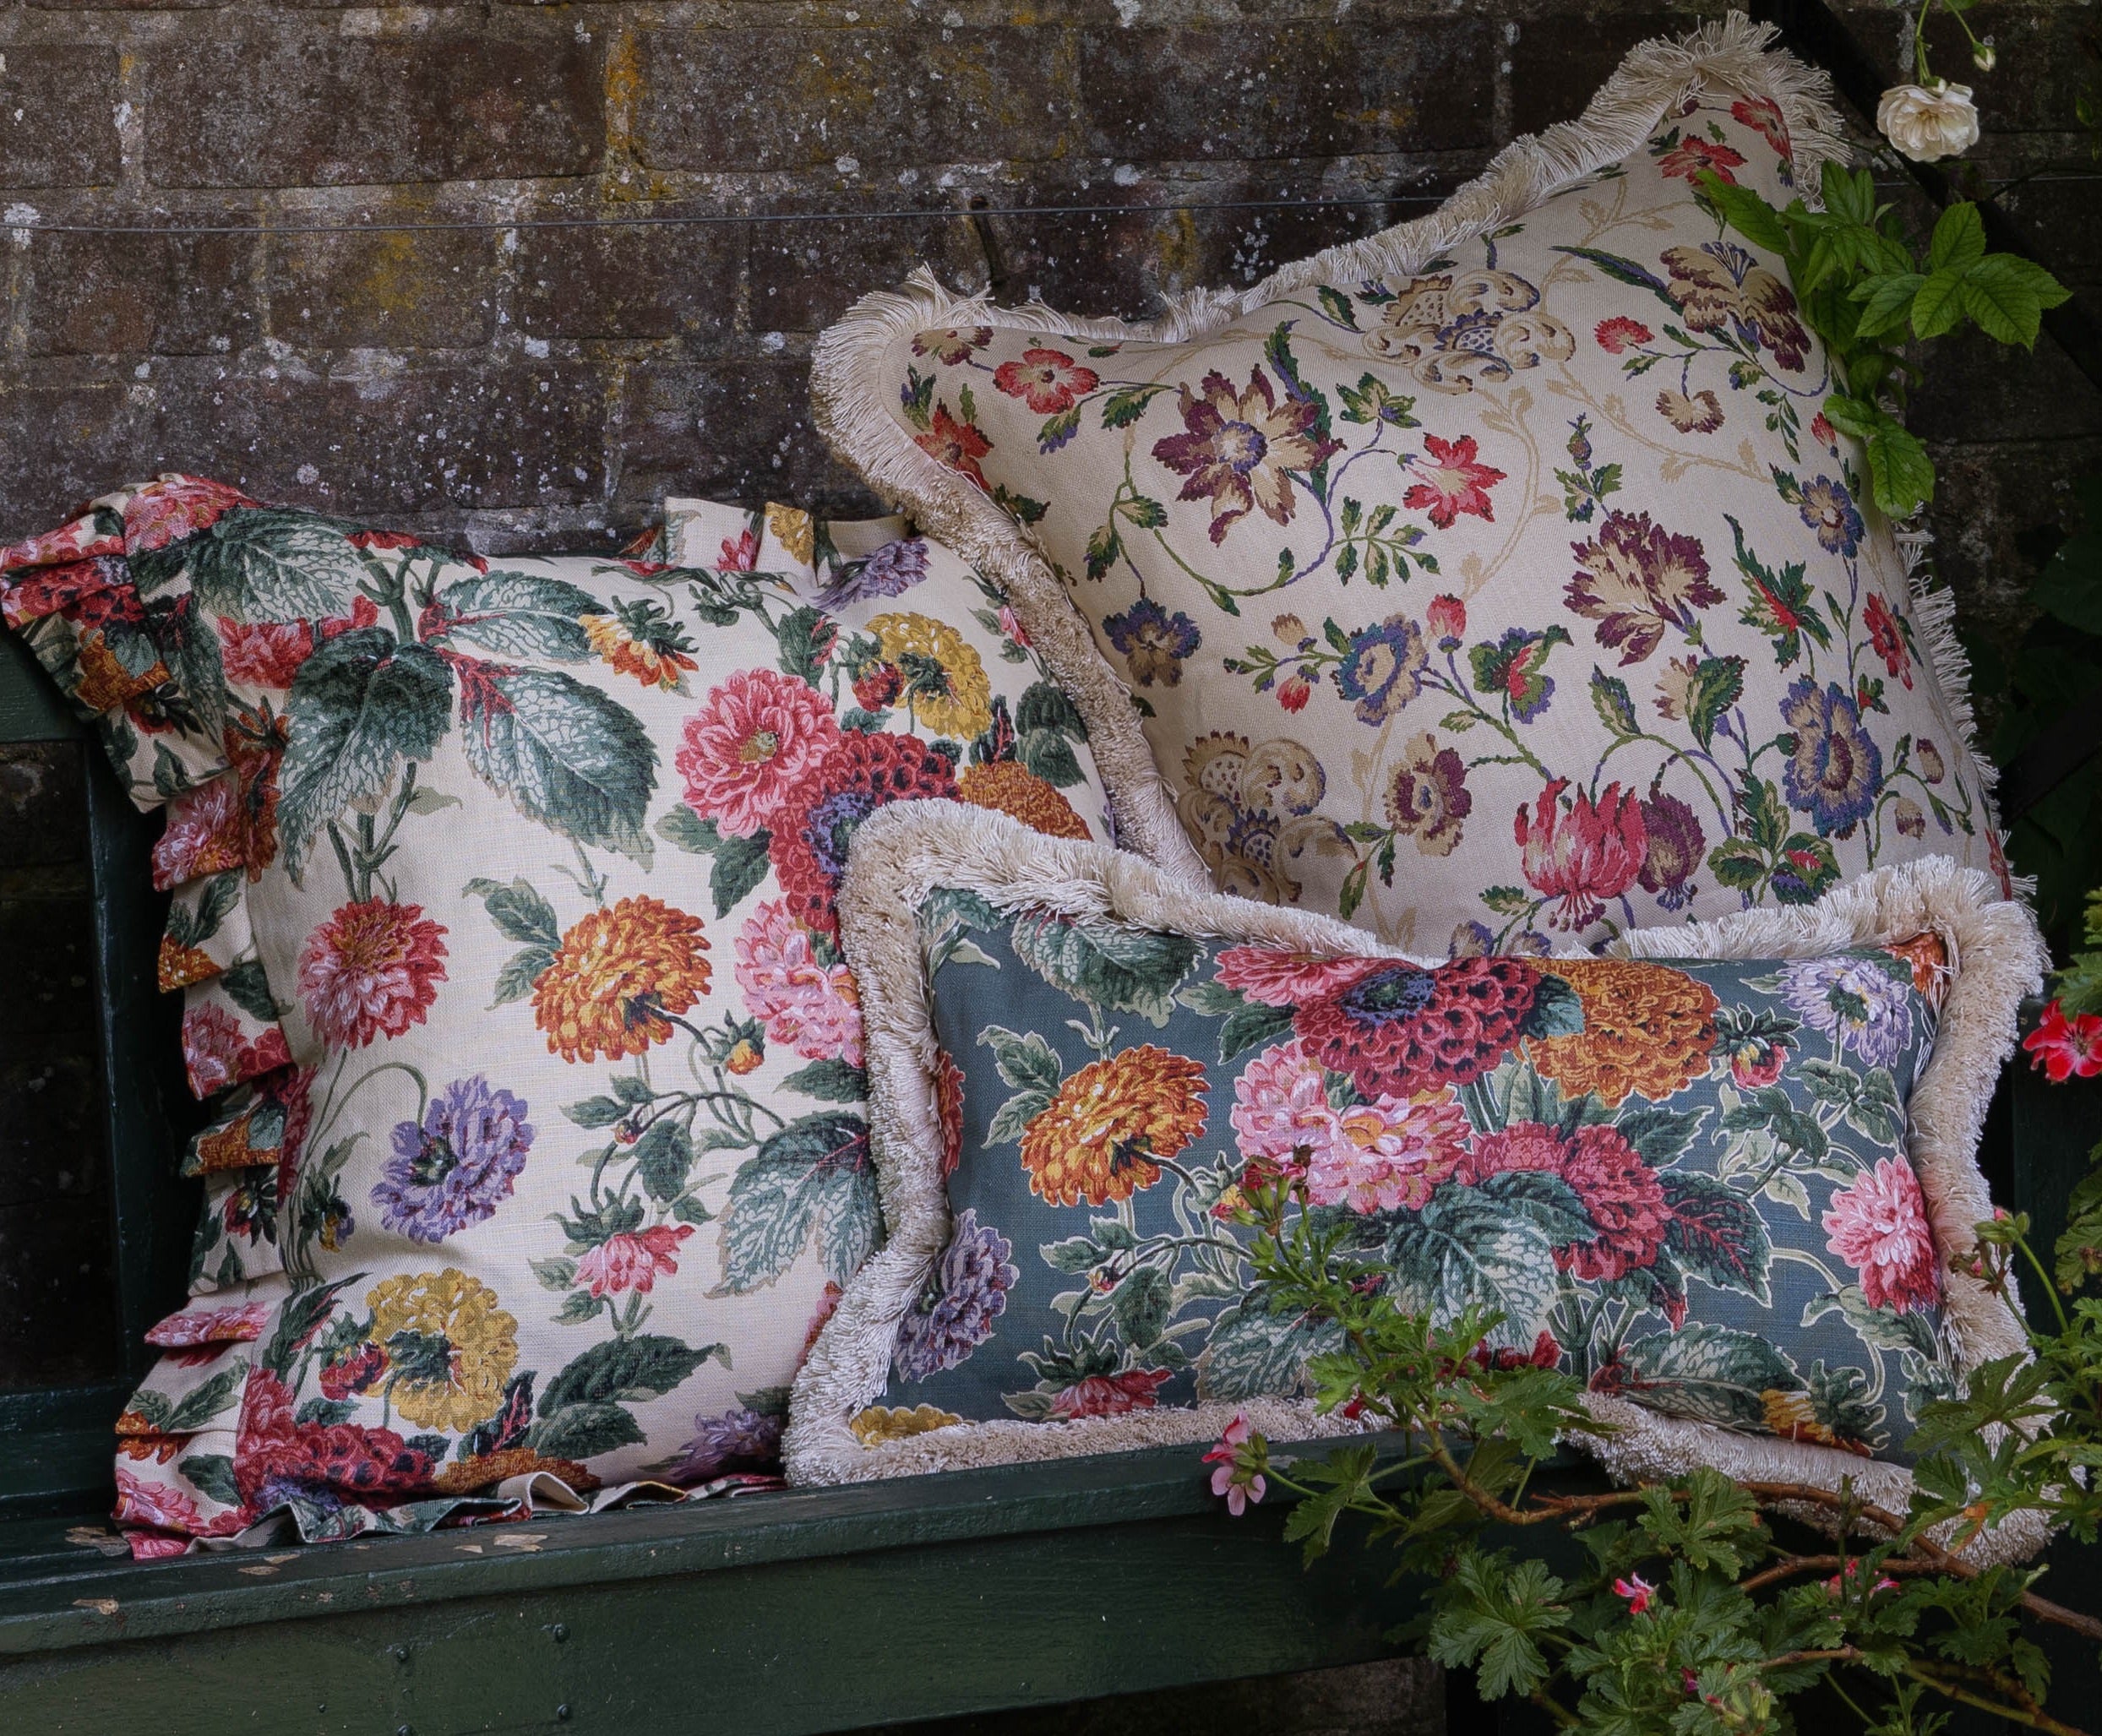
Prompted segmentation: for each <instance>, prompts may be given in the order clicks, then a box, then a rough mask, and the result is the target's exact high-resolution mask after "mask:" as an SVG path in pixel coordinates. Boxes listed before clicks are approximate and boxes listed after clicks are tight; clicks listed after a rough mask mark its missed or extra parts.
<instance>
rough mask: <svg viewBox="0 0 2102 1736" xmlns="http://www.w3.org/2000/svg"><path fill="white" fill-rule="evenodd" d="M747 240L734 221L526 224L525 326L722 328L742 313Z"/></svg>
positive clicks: (643, 334)
mask: <svg viewBox="0 0 2102 1736" xmlns="http://www.w3.org/2000/svg"><path fill="white" fill-rule="evenodd" d="M652 210H653V213H655V212H657V211H659V210H660V208H654V207H653V208H652ZM745 245H746V243H745V234H744V229H743V225H741V224H732V223H696V224H693V225H691V226H678V227H673V226H658V225H636V224H629V225H623V224H621V223H618V222H609V223H607V224H606V225H604V226H602V227H593V228H590V229H528V230H525V231H521V232H520V261H519V292H518V307H519V324H520V328H521V329H523V330H525V332H527V333H529V334H530V335H532V336H534V337H558V338H668V337H678V336H716V335H720V334H721V333H723V332H726V331H728V330H729V329H731V328H732V325H733V324H735V322H736V318H737V304H738V275H739V273H740V271H741V269H742V268H743V255H744V249H745Z"/></svg>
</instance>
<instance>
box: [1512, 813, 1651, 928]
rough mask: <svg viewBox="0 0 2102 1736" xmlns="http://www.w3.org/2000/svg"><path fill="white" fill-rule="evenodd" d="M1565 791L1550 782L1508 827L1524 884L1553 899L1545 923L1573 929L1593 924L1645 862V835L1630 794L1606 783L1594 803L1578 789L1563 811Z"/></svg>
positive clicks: (1646, 853) (1640, 815) (1640, 814)
mask: <svg viewBox="0 0 2102 1736" xmlns="http://www.w3.org/2000/svg"><path fill="white" fill-rule="evenodd" d="M1568 786H1569V781H1568V779H1566V778H1559V777H1558V778H1555V779H1552V780H1550V781H1549V783H1548V785H1547V786H1546V787H1545V788H1544V789H1543V790H1542V791H1541V792H1540V799H1539V801H1538V803H1536V804H1535V806H1534V808H1533V814H1532V815H1531V817H1530V819H1528V818H1527V814H1526V810H1525V809H1524V808H1523V807H1521V808H1519V809H1518V813H1517V819H1516V820H1515V822H1514V824H1513V827H1512V830H1513V833H1514V835H1515V836H1516V837H1517V843H1518V850H1519V860H1520V864H1521V866H1522V868H1523V871H1524V873H1525V877H1526V882H1527V884H1528V885H1530V886H1531V887H1532V888H1533V890H1534V891H1536V892H1538V893H1540V894H1541V895H1544V896H1545V897H1549V898H1560V900H1561V905H1560V908H1558V909H1557V910H1556V912H1555V914H1554V915H1553V916H1552V917H1549V922H1552V923H1553V924H1554V925H1555V926H1556V927H1558V928H1570V929H1576V928H1585V927H1587V926H1588V925H1589V924H1591V923H1593V922H1597V921H1598V918H1599V917H1601V916H1603V915H1604V914H1605V906H1606V901H1607V900H1608V899H1609V898H1618V897H1619V896H1620V895H1621V894H1622V893H1623V892H1625V891H1626V890H1627V889H1628V888H1629V886H1630V885H1631V884H1633V883H1634V881H1635V879H1636V875H1638V874H1640V873H1642V864H1643V863H1645V862H1646V861H1647V860H1648V857H1649V832H1648V829H1647V826H1646V825H1645V824H1643V820H1642V803H1641V801H1640V800H1639V799H1638V798H1637V797H1636V794H1635V792H1633V791H1632V790H1630V791H1628V792H1626V793H1625V794H1623V793H1622V792H1621V789H1620V785H1618V784H1617V783H1616V784H1608V785H1607V786H1606V787H1605V790H1604V793H1603V794H1601V795H1600V796H1599V797H1598V800H1597V801H1596V802H1593V800H1592V798H1591V797H1588V796H1587V795H1584V794H1583V793H1582V792H1578V793H1577V794H1576V796H1575V797H1572V798H1571V801H1570V802H1569V803H1568V804H1567V806H1564V805H1563V802H1562V792H1563V791H1564V790H1566V788H1568Z"/></svg>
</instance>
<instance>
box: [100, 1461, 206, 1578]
mask: <svg viewBox="0 0 2102 1736" xmlns="http://www.w3.org/2000/svg"><path fill="white" fill-rule="evenodd" d="M112 1518H114V1519H115V1520H116V1521H117V1523H118V1524H119V1525H150V1526H153V1527H154V1528H155V1529H156V1530H159V1531H176V1532H186V1533H188V1535H189V1536H191V1537H201V1536H204V1535H207V1534H209V1532H210V1529H211V1527H210V1526H208V1525H207V1524H206V1523H205V1521H204V1515H203V1514H202V1513H201V1512H199V1510H198V1507H197V1503H196V1502H195V1501H193V1500H192V1499H190V1497H189V1495H188V1494H186V1493H185V1492H184V1491H183V1490H182V1489H180V1488H176V1487H174V1486H173V1485H172V1484H170V1483H150V1482H149V1481H147V1479H146V1478H143V1477H141V1476H139V1474H138V1473H137V1472H133V1471H128V1470H127V1469H125V1467H123V1466H122V1465H119V1466H118V1467H117V1510H116V1511H115V1513H113V1514H112ZM184 1548H188V1544H182V1545H181V1546H180V1547H178V1548H176V1549H173V1550H171V1551H169V1552H168V1553H170V1554H181V1553H182V1549H184ZM137 1553H138V1552H137V1551H136V1550H134V1551H133V1554H134V1556H136V1554H137Z"/></svg>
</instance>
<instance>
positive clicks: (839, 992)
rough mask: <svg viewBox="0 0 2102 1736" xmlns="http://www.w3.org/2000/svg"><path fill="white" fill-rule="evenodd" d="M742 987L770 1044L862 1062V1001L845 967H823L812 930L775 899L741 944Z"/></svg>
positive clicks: (818, 1057) (813, 1057)
mask: <svg viewBox="0 0 2102 1736" xmlns="http://www.w3.org/2000/svg"><path fill="white" fill-rule="evenodd" d="M736 969H737V979H738V988H742V989H743V991H744V1002H745V1004H746V1005H747V1006H748V1007H749V1008H750V1009H751V1012H752V1016H753V1017H754V1019H756V1020H759V1021H760V1023H761V1024H762V1025H764V1026H765V1027H766V1035H767V1037H768V1039H769V1040H770V1041H771V1042H778V1043H785V1044H787V1046H788V1047H789V1048H792V1049H793V1050H794V1051H795V1052H796V1053H798V1055H801V1056H802V1057H803V1058H804V1059H805V1060H810V1061H829V1060H833V1059H841V1060H844V1061H845V1062H846V1063H847V1064H848V1065H849V1066H851V1067H858V1066H860V1065H861V1063H862V1048H861V1000H860V996H859V994H858V992H857V990H856V988H855V986H854V973H853V972H852V971H850V970H849V969H847V966H845V965H830V966H827V965H821V964H820V963H819V962H818V960H817V954H816V952H815V950H814V949H813V947H812V945H811V944H810V932H809V929H807V928H804V927H803V925H802V923H800V922H798V921H797V920H796V919H795V918H794V917H792V916H791V915H790V914H789V912H788V906H787V905H786V904H784V903H782V902H781V901H780V900H779V899H771V900H769V901H767V902H766V903H765V904H762V905H760V907H759V908H758V909H757V910H755V911H754V912H752V915H751V917H750V919H749V921H747V922H746V923H745V924H744V931H743V933H741V934H739V935H738V940H737V966H736Z"/></svg>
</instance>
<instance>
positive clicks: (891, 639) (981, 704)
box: [869, 615, 993, 742]
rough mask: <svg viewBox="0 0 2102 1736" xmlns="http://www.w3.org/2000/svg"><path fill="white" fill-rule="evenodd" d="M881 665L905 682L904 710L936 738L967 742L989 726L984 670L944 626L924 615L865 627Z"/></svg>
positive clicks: (989, 693)
mask: <svg viewBox="0 0 2102 1736" xmlns="http://www.w3.org/2000/svg"><path fill="white" fill-rule="evenodd" d="M869 631H870V632H871V633H873V634H875V635H876V639H877V640H878V642H879V644H880V645H882V647H883V661H885V662H886V663H889V664H891V665H892V666H894V667H896V670H897V672H899V673H900V674H901V675H902V676H903V677H904V678H905V691H904V693H903V694H902V695H901V698H902V699H903V702H904V704H905V705H907V707H908V708H909V709H910V710H911V711H912V716H914V717H915V718H916V719H917V720H918V721H920V722H921V723H923V724H925V725H926V726H927V727H928V728H929V729H931V730H933V731H934V733H935V734H936V735H939V736H950V737H955V738H956V740H958V741H964V742H968V741H972V740H974V739H975V738H976V737H978V736H981V735H983V733H984V732H985V731H986V729H987V728H988V727H989V726H990V725H991V723H992V721H993V683H991V682H989V681H988V680H987V679H986V677H985V665H984V664H983V663H981V662H980V661H978V654H977V652H976V651H974V650H972V649H971V647H970V646H969V645H966V644H965V643H964V642H963V636H962V635H961V634H959V633H958V632H957V631H956V629H955V628H953V627H951V626H950V625H949V624H948V623H946V622H943V621H930V620H929V619H928V618H927V617H926V616H924V615H879V616H877V617H876V618H875V619H874V620H873V621H871V622H870V623H869Z"/></svg>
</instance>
